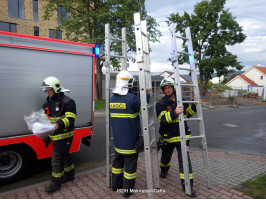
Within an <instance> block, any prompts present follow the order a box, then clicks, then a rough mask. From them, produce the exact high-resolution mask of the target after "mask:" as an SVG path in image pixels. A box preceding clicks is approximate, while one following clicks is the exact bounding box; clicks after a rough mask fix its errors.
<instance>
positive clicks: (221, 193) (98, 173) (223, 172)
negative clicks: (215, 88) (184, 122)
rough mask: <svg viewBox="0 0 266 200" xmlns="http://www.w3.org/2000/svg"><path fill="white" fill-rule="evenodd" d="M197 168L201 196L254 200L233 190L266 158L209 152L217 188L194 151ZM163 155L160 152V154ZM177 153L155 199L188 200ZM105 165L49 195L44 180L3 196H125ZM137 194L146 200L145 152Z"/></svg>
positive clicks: (261, 170)
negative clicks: (109, 178) (112, 186)
mask: <svg viewBox="0 0 266 200" xmlns="http://www.w3.org/2000/svg"><path fill="white" fill-rule="evenodd" d="M190 155H191V160H192V165H193V170H194V190H195V192H196V195H197V197H196V198H198V199H202V198H203V199H250V198H251V197H249V196H247V195H244V194H243V193H241V192H239V191H237V190H235V189H233V187H235V186H238V185H239V184H240V183H242V182H245V181H247V180H249V179H253V178H255V177H257V176H259V175H262V174H266V157H264V156H254V155H240V154H228V153H220V152H218V153H217V152H209V159H210V165H211V169H212V177H213V188H212V189H208V188H207V186H206V180H205V178H204V171H203V162H202V154H201V152H192V153H190ZM159 156H160V155H159ZM177 166H178V163H177V156H176V153H175V154H174V155H173V159H172V166H171V168H170V170H169V173H168V176H167V178H166V179H160V186H161V189H160V190H156V193H154V198H157V199H158V198H159V199H188V198H190V197H189V196H187V195H186V194H185V193H184V192H183V191H182V189H181V184H180V180H179V175H178V174H179V170H178V167H177ZM105 180H106V178H105V168H104V167H102V168H97V169H94V170H90V171H86V172H81V173H79V174H77V175H76V179H75V180H74V181H72V182H68V183H65V184H63V185H62V188H61V189H60V190H59V191H57V192H55V193H53V194H51V195H50V194H47V193H46V192H45V187H46V186H47V185H48V184H49V182H47V181H46V182H42V183H39V184H37V185H32V186H29V187H25V188H20V189H17V190H13V191H9V192H6V193H4V194H0V197H1V198H3V199H39V198H40V199H100V198H101V199H102V198H103V199H121V198H123V196H122V194H121V193H116V192H114V191H112V190H111V189H110V188H107V187H106V183H105ZM135 188H136V190H135V191H136V193H134V194H133V195H131V196H130V197H129V198H130V199H146V198H147V193H145V192H146V188H147V186H146V175H145V162H144V160H143V155H141V156H140V159H139V162H138V170H137V178H136V186H135Z"/></svg>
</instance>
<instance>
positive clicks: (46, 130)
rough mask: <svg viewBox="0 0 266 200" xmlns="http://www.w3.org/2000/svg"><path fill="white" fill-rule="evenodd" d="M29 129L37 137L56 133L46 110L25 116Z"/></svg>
mask: <svg viewBox="0 0 266 200" xmlns="http://www.w3.org/2000/svg"><path fill="white" fill-rule="evenodd" d="M24 120H25V122H26V124H27V125H28V129H29V130H30V131H31V132H32V133H33V134H34V135H36V136H37V137H44V136H47V135H50V134H52V133H53V132H54V125H53V124H52V123H51V122H50V120H49V119H48V117H47V116H46V114H45V113H44V110H43V109H41V110H39V111H32V112H31V113H30V114H29V115H28V116H26V115H25V116H24Z"/></svg>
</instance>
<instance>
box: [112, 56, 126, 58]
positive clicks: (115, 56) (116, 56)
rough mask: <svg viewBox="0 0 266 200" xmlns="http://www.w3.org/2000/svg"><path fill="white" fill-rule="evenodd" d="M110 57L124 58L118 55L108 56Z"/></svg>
mask: <svg viewBox="0 0 266 200" xmlns="http://www.w3.org/2000/svg"><path fill="white" fill-rule="evenodd" d="M110 57H115V58H125V56H120V55H110Z"/></svg>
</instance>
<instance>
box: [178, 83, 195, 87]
mask: <svg viewBox="0 0 266 200" xmlns="http://www.w3.org/2000/svg"><path fill="white" fill-rule="evenodd" d="M180 85H182V86H191V87H196V85H193V84H187V83H181V84H180Z"/></svg>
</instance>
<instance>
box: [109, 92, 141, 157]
mask: <svg viewBox="0 0 266 200" xmlns="http://www.w3.org/2000/svg"><path fill="white" fill-rule="evenodd" d="M140 105H141V103H140V99H139V98H138V97H137V96H136V95H134V94H132V93H127V94H126V95H124V96H122V95H118V94H114V95H113V96H112V97H111V99H110V115H111V116H110V117H111V126H112V131H113V132H112V133H113V138H114V145H115V151H116V152H117V153H120V154H134V153H137V151H136V149H135V144H136V142H137V139H138V137H139V133H140V132H141V128H140V117H139V113H140Z"/></svg>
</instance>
